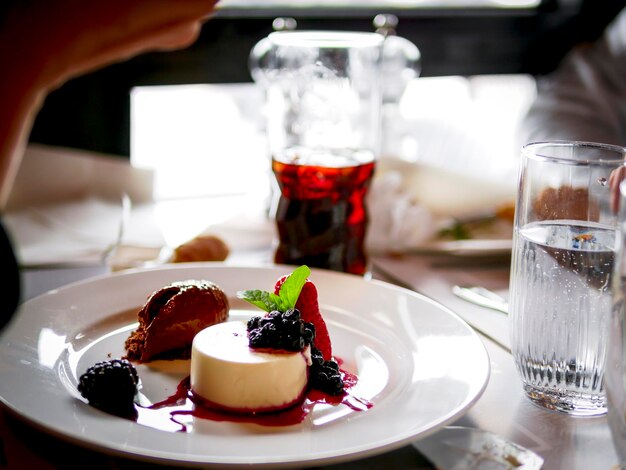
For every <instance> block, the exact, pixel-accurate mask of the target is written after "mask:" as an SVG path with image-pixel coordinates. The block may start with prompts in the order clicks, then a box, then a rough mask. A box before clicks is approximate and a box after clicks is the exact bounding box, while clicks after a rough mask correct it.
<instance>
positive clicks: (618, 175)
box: [609, 166, 626, 213]
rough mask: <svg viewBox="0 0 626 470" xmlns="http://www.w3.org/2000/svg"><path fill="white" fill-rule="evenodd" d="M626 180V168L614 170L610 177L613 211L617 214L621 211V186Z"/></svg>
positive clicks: (621, 167)
mask: <svg viewBox="0 0 626 470" xmlns="http://www.w3.org/2000/svg"><path fill="white" fill-rule="evenodd" d="M624 179H626V166H620V167H618V168H616V169H615V170H613V171H612V172H611V174H610V176H609V187H610V188H611V209H612V210H613V212H615V213H617V211H618V210H619V197H620V193H619V184H620V183H621V182H622V181H624Z"/></svg>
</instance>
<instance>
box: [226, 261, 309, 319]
mask: <svg viewBox="0 0 626 470" xmlns="http://www.w3.org/2000/svg"><path fill="white" fill-rule="evenodd" d="M310 275H311V270H310V269H309V268H308V266H300V267H299V268H297V269H296V270H295V271H293V272H292V273H291V274H290V275H289V276H288V277H287V279H285V282H283V285H282V286H280V291H279V292H278V295H276V294H274V293H273V292H267V291H264V290H242V291H239V292H237V297H238V298H240V299H243V300H245V301H247V302H250V303H251V304H252V305H256V306H257V307H259V308H260V309H261V310H265V311H266V312H271V311H273V310H278V311H280V312H286V311H287V310H289V309H291V308H294V307H295V306H296V302H297V301H298V297H300V292H301V291H302V286H304V283H305V282H306V280H307V279H308V277H309V276H310Z"/></svg>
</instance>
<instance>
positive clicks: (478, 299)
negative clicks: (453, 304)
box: [452, 286, 509, 315]
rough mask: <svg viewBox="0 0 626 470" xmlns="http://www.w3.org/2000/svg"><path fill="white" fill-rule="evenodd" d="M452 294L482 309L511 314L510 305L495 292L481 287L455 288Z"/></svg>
mask: <svg viewBox="0 0 626 470" xmlns="http://www.w3.org/2000/svg"><path fill="white" fill-rule="evenodd" d="M452 293H453V294H454V295H456V296H457V297H459V298H461V299H463V300H466V301H468V302H471V303H473V304H475V305H479V306H481V307H486V308H490V309H492V310H496V311H498V312H501V313H504V314H507V315H508V313H509V304H508V302H507V301H506V300H504V299H503V298H502V297H500V296H499V295H498V294H496V293H495V292H493V291H490V290H489V289H486V288H484V287H480V286H454V287H453V288H452Z"/></svg>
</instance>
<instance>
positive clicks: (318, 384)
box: [309, 348, 344, 395]
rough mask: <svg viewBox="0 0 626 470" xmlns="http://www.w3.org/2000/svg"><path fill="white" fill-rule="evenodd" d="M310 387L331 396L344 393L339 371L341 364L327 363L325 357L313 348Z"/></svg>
mask: <svg viewBox="0 0 626 470" xmlns="http://www.w3.org/2000/svg"><path fill="white" fill-rule="evenodd" d="M309 385H310V386H311V388H314V389H316V390H319V391H321V392H324V393H328V394H329V395H341V394H342V393H343V386H344V384H343V379H342V378H341V372H340V371H339V364H337V363H336V362H335V361H332V360H331V361H325V360H324V356H322V353H321V351H320V350H319V349H317V348H311V367H310V368H309Z"/></svg>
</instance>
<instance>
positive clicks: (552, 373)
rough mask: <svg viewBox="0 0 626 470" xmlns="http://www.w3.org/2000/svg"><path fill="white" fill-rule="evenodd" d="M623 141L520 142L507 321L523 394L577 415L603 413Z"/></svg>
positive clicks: (540, 403)
mask: <svg viewBox="0 0 626 470" xmlns="http://www.w3.org/2000/svg"><path fill="white" fill-rule="evenodd" d="M623 161H624V149H623V148H621V147H617V146H610V145H603V144H595V143H588V142H543V143H533V144H529V145H526V146H525V147H524V148H523V149H522V162H521V169H520V179H519V188H518V199H517V206H516V215H515V230H514V235H513V259H512V266H511V283H510V327H511V347H512V352H513V357H514V360H515V363H516V365H517V368H518V371H519V373H520V375H521V378H522V382H523V386H524V390H525V392H526V394H527V396H528V397H529V398H530V399H531V400H532V401H533V402H534V403H536V404H538V405H540V406H543V407H545V408H547V409H551V410H556V411H561V412H565V413H567V414H570V415H576V416H594V415H601V414H604V413H606V395H605V392H604V365H605V360H606V354H607V340H606V339H607V338H606V337H607V331H608V330H607V328H608V324H609V319H610V313H611V308H612V293H611V289H610V281H611V276H612V270H613V260H614V242H615V231H616V216H615V213H614V211H613V210H612V208H611V188H610V184H609V178H610V176H611V173H612V172H613V171H614V170H615V169H617V168H618V167H620V166H621V165H622V164H623Z"/></svg>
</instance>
